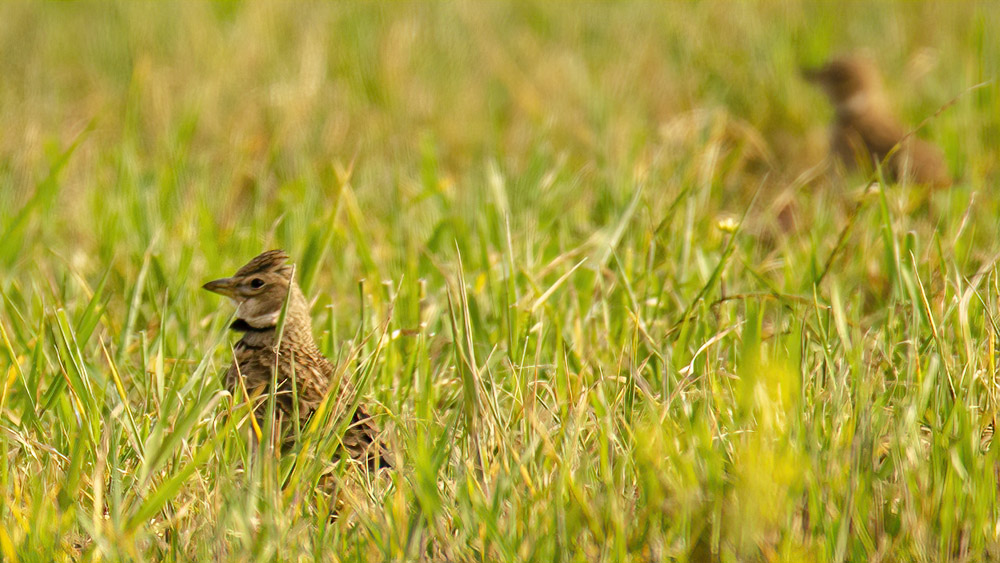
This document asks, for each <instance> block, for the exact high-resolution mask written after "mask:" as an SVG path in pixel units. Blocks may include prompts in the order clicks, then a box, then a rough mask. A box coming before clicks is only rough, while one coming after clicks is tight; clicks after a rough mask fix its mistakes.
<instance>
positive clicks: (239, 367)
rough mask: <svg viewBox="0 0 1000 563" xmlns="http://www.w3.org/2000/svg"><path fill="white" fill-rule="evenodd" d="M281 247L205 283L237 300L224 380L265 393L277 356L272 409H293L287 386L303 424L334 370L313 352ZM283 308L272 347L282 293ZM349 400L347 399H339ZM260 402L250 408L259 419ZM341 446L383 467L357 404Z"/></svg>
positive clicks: (287, 416)
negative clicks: (233, 336)
mask: <svg viewBox="0 0 1000 563" xmlns="http://www.w3.org/2000/svg"><path fill="white" fill-rule="evenodd" d="M288 261H289V258H288V255H287V254H285V253H284V252H283V251H281V250H269V251H267V252H264V253H262V254H260V255H259V256H257V257H256V258H254V259H253V260H251V261H250V262H249V263H248V264H247V265H246V266H243V267H242V268H240V269H239V271H237V272H236V274H235V275H234V276H233V277H230V278H222V279H218V280H215V281H210V282H208V283H206V284H205V285H204V286H202V287H203V288H204V289H207V290H209V291H212V292H215V293H218V294H220V295H224V296H226V297H229V298H230V299H232V300H233V301H234V302H235V303H236V320H235V321H234V322H233V324H232V325H230V328H231V329H232V330H234V331H237V332H240V333H242V334H243V336H242V337H241V338H240V339H239V341H238V342H237V343H236V345H235V346H234V347H233V350H234V353H235V357H234V359H233V364H232V365H231V366H229V371H227V372H226V388H227V389H229V391H230V392H231V393H233V395H234V396H235V397H241V396H242V395H243V391H242V389H241V378H242V385H243V386H245V388H246V391H247V393H248V395H249V396H251V397H254V396H258V397H266V396H267V392H268V391H269V388H270V386H271V383H272V377H273V376H274V369H275V363H276V361H277V360H278V359H280V362H279V363H278V373H277V377H276V381H277V389H275V390H274V398H275V411H276V412H277V413H278V415H280V416H281V418H282V419H284V420H285V421H288V420H291V419H292V417H293V416H294V413H295V407H296V406H295V404H294V397H293V385H292V377H293V375H294V377H295V382H294V391H295V395H296V396H297V398H298V401H297V402H298V405H297V406H298V415H299V421H300V423H301V425H302V427H305V424H306V423H307V422H308V420H309V417H310V416H311V415H312V413H313V412H314V411H315V410H316V408H317V407H319V405H320V403H321V402H322V401H323V397H324V396H325V395H326V393H327V391H328V389H329V387H330V385H331V383H332V381H331V379H332V376H333V373H334V369H333V365H332V364H331V363H330V362H329V361H328V360H327V359H326V358H325V357H324V356H323V354H322V353H320V351H319V348H317V347H316V343H315V342H314V341H313V337H312V321H311V319H310V317H309V304H308V303H307V302H306V298H305V296H303V295H302V291H301V290H300V289H299V285H298V284H297V283H295V280H293V279H292V273H293V268H292V266H291V265H290V264H289V263H288ZM286 297H287V298H288V310H287V312H286V313H285V324H284V327H283V331H282V334H281V343H280V344H281V345H280V349H277V348H278V334H277V324H278V318H279V317H280V316H281V309H282V307H283V306H284V303H285V298H286ZM351 393H353V390H351V389H349V388H344V389H340V390H339V395H338V396H339V397H345V396H350V394H351ZM346 402H348V403H349V402H350V401H346ZM264 404H265V403H264V402H263V400H261V402H260V404H258V405H257V407H256V408H255V409H254V414H255V415H256V416H257V418H258V420H262V418H263V412H264V408H263V405H264ZM342 443H343V447H344V449H346V450H347V452H348V454H349V455H350V457H352V458H353V459H355V460H359V461H363V462H366V463H367V465H368V467H369V468H371V469H375V468H378V467H388V466H389V460H388V459H387V457H386V452H385V449H384V446H383V445H382V443H381V442H380V440H379V432H378V429H377V428H376V427H375V424H374V422H373V421H372V419H371V417H370V416H368V414H367V413H365V411H364V409H363V408H362V407H361V406H358V407H357V409H356V410H355V411H354V415H353V417H352V419H351V424H350V426H348V428H347V429H346V430H345V432H344V436H343V438H342Z"/></svg>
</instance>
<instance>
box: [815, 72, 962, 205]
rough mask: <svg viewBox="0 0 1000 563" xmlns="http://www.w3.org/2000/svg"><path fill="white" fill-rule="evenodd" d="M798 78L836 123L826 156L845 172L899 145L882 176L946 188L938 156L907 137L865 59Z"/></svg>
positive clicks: (940, 155) (941, 156)
mask: <svg viewBox="0 0 1000 563" xmlns="http://www.w3.org/2000/svg"><path fill="white" fill-rule="evenodd" d="M802 74H803V76H804V77H805V79H806V80H807V81H809V82H812V83H814V84H816V85H818V86H819V87H820V88H822V89H823V91H824V92H825V93H826V95H827V97H828V98H829V99H830V102H831V103H832V104H833V106H834V109H835V111H836V114H837V117H836V120H835V122H834V125H833V132H832V135H831V152H832V153H833V154H834V156H836V157H837V158H839V159H840V160H841V161H842V162H843V163H844V165H845V166H846V167H847V168H852V167H854V166H855V165H856V164H858V163H859V162H864V161H867V162H870V163H875V162H881V161H882V160H883V159H885V157H886V155H889V154H890V152H891V151H892V149H893V148H894V147H896V145H899V148H898V149H897V150H896V152H893V153H892V154H891V156H889V160H888V167H887V173H888V175H889V176H890V177H891V178H892V179H895V180H897V181H902V180H903V179H904V178H905V179H907V180H909V181H910V182H913V183H916V184H921V185H925V186H928V187H932V188H946V187H948V186H950V185H951V183H952V181H951V177H950V176H949V174H948V167H947V165H946V164H945V160H944V153H943V152H942V151H941V149H940V148H938V147H937V146H935V145H933V144H931V143H928V142H927V141H923V140H921V139H918V138H916V137H915V136H913V135H907V131H906V129H905V128H904V127H903V125H902V123H900V121H899V119H898V118H897V117H896V115H895V113H894V112H893V110H892V107H891V104H890V103H889V99H888V97H887V96H886V93H885V89H884V87H883V85H882V77H881V75H880V74H879V71H878V68H876V66H875V63H874V62H872V61H871V59H869V58H867V57H865V56H862V55H848V56H843V57H838V58H834V59H832V60H830V61H828V62H827V63H826V64H824V65H823V66H821V67H818V68H805V69H803V71H802Z"/></svg>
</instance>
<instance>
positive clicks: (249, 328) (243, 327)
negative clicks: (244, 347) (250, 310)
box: [229, 319, 274, 332]
mask: <svg viewBox="0 0 1000 563" xmlns="http://www.w3.org/2000/svg"><path fill="white" fill-rule="evenodd" d="M229 330H235V331H236V332H268V331H271V330H274V327H273V326H266V327H263V328H257V327H255V326H253V325H251V324H250V323H248V322H246V321H244V320H243V319H236V320H235V321H233V324H231V325H229Z"/></svg>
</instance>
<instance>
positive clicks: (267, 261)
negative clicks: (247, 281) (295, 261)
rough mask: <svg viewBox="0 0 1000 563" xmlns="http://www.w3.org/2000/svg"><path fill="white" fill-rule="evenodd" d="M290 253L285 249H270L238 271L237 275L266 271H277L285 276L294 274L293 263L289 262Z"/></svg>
mask: <svg viewBox="0 0 1000 563" xmlns="http://www.w3.org/2000/svg"><path fill="white" fill-rule="evenodd" d="M288 260H289V257H288V254H285V251H284V250H268V251H267V252H262V253H261V254H259V255H257V257H256V258H254V259H253V260H251V261H250V262H248V263H247V265H246V266H243V267H242V268H240V269H239V271H237V272H236V277H243V276H250V275H253V274H260V273H264V272H276V273H279V274H283V275H285V276H290V275H291V274H292V265H291V264H289V263H288Z"/></svg>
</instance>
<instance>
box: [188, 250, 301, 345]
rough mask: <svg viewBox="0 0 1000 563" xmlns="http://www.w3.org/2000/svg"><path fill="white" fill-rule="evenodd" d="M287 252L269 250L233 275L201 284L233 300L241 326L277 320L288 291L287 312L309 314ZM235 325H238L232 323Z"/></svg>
mask: <svg viewBox="0 0 1000 563" xmlns="http://www.w3.org/2000/svg"><path fill="white" fill-rule="evenodd" d="M288 260H289V258H288V255H287V254H285V252H284V251H281V250H268V251H267V252H264V253H262V254H260V255H259V256H257V257H256V258H254V259H253V260H251V261H250V262H248V263H247V265H246V266H243V267H242V268H240V269H239V270H238V271H237V272H236V274H235V275H233V276H232V277H229V278H222V279H218V280H214V281H210V282H208V283H206V284H205V285H203V286H202V288H203V289H207V290H209V291H211V292H214V293H218V294H219V295H225V296H226V297H228V298H230V299H232V300H233V301H234V302H235V303H236V306H237V308H236V317H237V319H239V320H238V321H237V322H240V321H242V323H245V324H246V325H247V326H243V328H244V329H246V328H250V329H258V330H260V329H267V328H272V327H274V326H275V325H277V323H278V317H279V316H281V308H282V306H284V303H285V298H286V297H288V294H289V292H291V297H290V300H289V305H288V306H289V309H288V314H289V315H294V314H299V313H305V314H308V311H298V309H306V308H307V305H306V303H305V299H304V298H303V296H302V292H301V291H299V288H298V285H297V284H296V283H295V282H294V281H293V280H292V272H293V268H292V265H291V264H289V263H288ZM234 328H239V326H237V325H234Z"/></svg>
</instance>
